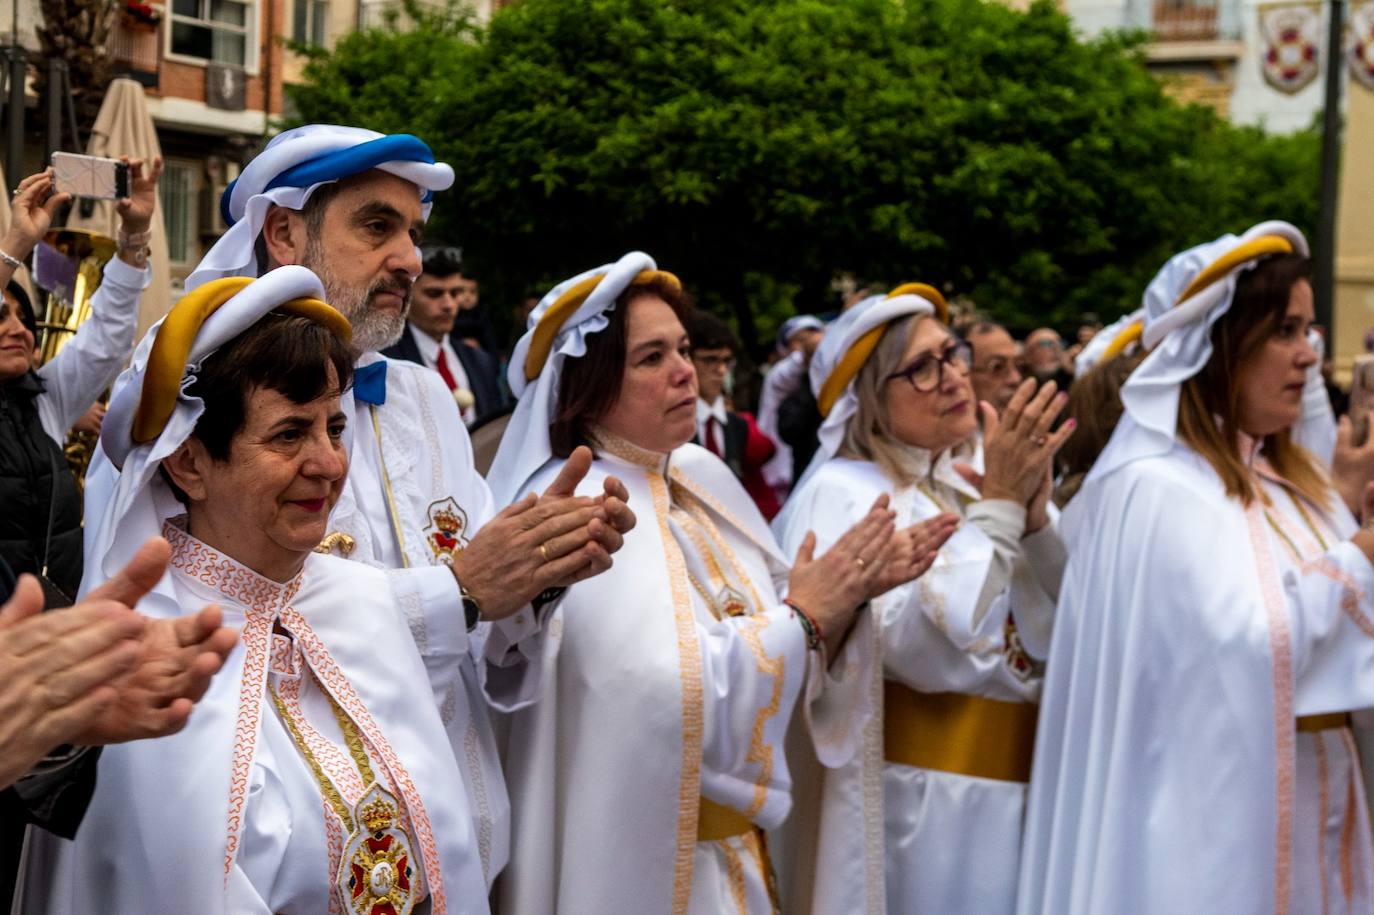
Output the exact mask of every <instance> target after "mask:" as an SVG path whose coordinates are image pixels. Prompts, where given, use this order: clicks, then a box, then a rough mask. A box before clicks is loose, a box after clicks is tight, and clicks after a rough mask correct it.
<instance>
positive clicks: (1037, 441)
mask: <svg viewBox="0 0 1374 915" xmlns="http://www.w3.org/2000/svg"><path fill="white" fill-rule="evenodd" d="M1031 441H1033V442H1035V444H1036V445H1037V446H1040V447H1043V446H1044V444H1045V442H1048V441H1049V439H1048V438H1046V437H1045V436H1043V435H1032V436H1031Z"/></svg>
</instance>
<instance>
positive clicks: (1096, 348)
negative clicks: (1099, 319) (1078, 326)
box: [1073, 308, 1145, 378]
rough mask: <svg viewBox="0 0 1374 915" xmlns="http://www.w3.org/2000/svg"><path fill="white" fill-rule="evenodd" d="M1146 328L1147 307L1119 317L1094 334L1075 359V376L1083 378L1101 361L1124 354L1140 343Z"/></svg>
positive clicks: (1108, 360) (1107, 360)
mask: <svg viewBox="0 0 1374 915" xmlns="http://www.w3.org/2000/svg"><path fill="white" fill-rule="evenodd" d="M1144 330H1145V309H1144V308H1137V309H1136V310H1135V311H1133V312H1131V313H1130V314H1128V315H1124V316H1122V317H1120V318H1117V319H1116V320H1115V321H1113V322H1112V323H1111V324H1108V325H1107V326H1106V327H1104V328H1102V329H1101V330H1099V331H1098V332H1097V333H1095V334H1093V337H1092V339H1091V340H1089V341H1088V343H1087V345H1086V346H1084V347H1083V349H1082V351H1081V352H1079V354H1078V355H1077V356H1075V357H1074V360H1073V373H1074V376H1075V377H1078V378H1082V377H1083V376H1084V375H1086V374H1088V373H1089V372H1091V371H1092V370H1093V368H1094V367H1096V366H1097V365H1098V363H1101V362H1110V361H1111V360H1113V359H1115V358H1116V357H1117V356H1120V355H1122V354H1123V353H1125V352H1126V351H1127V350H1129V349H1130V348H1131V347H1132V346H1138V345H1139V344H1140V335H1141V334H1142V333H1143V332H1144Z"/></svg>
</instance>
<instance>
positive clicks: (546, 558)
mask: <svg viewBox="0 0 1374 915" xmlns="http://www.w3.org/2000/svg"><path fill="white" fill-rule="evenodd" d="M539 555H540V556H542V557H544V561H545V562H548V561H549V548H548V546H546V545H545V544H542V543H541V544H539Z"/></svg>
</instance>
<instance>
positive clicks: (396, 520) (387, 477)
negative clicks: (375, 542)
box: [367, 404, 410, 569]
mask: <svg viewBox="0 0 1374 915" xmlns="http://www.w3.org/2000/svg"><path fill="white" fill-rule="evenodd" d="M367 411H368V415H369V416H371V417H372V431H373V433H374V434H375V435H376V436H377V466H379V467H381V468H382V491H383V493H384V494H385V495H386V512H387V516H388V517H389V518H390V519H391V530H392V531H393V532H394V533H395V534H396V548H397V550H398V551H399V552H400V554H401V567H402V568H405V569H408V568H410V557H409V556H407V555H406V535H405V533H404V532H403V531H402V530H401V516H400V514H399V513H398V512H397V511H396V495H395V493H393V492H392V490H391V474H390V473H388V472H387V469H386V449H385V448H383V447H382V423H381V421H380V420H379V419H377V405H376V404H368V405H367Z"/></svg>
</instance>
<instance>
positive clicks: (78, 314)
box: [35, 229, 118, 488]
mask: <svg viewBox="0 0 1374 915" xmlns="http://www.w3.org/2000/svg"><path fill="white" fill-rule="evenodd" d="M43 241H44V243H46V244H47V245H49V246H51V247H52V248H53V249H55V250H56V251H57V253H58V254H60V255H62V256H63V257H64V258H65V259H66V262H67V263H69V264H70V265H71V272H70V273H68V272H67V269H65V268H59V269H58V270H57V271H55V273H57V274H59V275H60V276H61V278H62V279H61V281H60V282H51V283H50V284H51V285H52V286H53V287H54V288H52V289H47V290H46V292H47V296H46V298H45V300H44V305H43V313H42V315H41V316H40V319H39V321H38V340H37V341H36V342H37V347H38V348H37V351H38V354H39V356H40V359H41V361H42V362H43V363H47V362H48V360H50V359H52V358H53V357H54V356H56V355H57V354H58V353H59V352H61V351H62V347H64V346H66V345H67V343H68V342H69V341H70V340H71V339H72V338H73V337H75V336H76V332H77V330H78V329H80V327H81V325H82V324H84V323H85V322H86V320H87V319H88V318H90V316H91V297H92V296H94V295H95V291H96V289H98V288H100V280H101V278H102V277H103V276H104V274H105V265H106V264H107V263H109V261H110V258H112V257H114V255H115V251H116V249H117V247H118V246H117V244H116V242H115V240H114V239H113V238H110V237H109V236H108V235H101V234H100V233H99V232H90V231H87V230H86V229H52V230H50V231H49V232H48V233H47V234H46V235H44V236H43ZM37 258H38V255H37V253H35V263H36V261H37ZM109 398H110V392H109V391H106V392H104V393H103V394H101V395H100V401H99V402H100V403H102V404H103V403H105V402H106V401H108V400H109ZM95 443H96V436H94V435H92V434H91V433H89V432H72V433H70V435H69V436H68V438H67V444H66V447H65V448H63V451H64V453H65V454H66V456H67V464H68V465H69V466H70V467H71V470H72V473H73V474H75V475H76V480H77V484H78V485H80V486H83V488H84V483H85V479H86V468H87V467H89V466H90V463H91V455H92V453H94V450H95Z"/></svg>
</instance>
